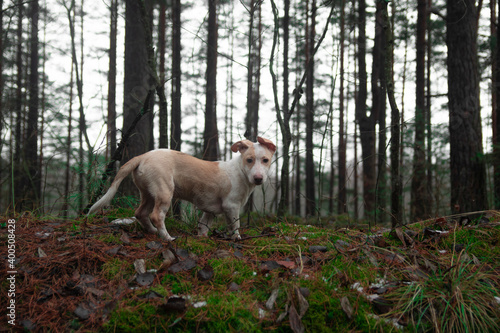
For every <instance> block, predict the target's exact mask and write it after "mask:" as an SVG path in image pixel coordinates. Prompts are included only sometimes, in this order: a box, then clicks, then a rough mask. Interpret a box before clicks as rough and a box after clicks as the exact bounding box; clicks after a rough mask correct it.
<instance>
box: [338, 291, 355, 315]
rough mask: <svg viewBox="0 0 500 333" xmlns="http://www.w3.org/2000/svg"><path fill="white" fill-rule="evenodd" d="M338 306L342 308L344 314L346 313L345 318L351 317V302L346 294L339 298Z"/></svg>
mask: <svg viewBox="0 0 500 333" xmlns="http://www.w3.org/2000/svg"><path fill="white" fill-rule="evenodd" d="M340 306H341V307H342V310H344V312H345V314H346V315H347V318H349V319H352V315H353V313H354V311H353V309H352V306H351V303H350V302H349V299H348V298H347V296H344V297H342V299H341V300H340Z"/></svg>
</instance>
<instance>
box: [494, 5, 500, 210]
mask: <svg viewBox="0 0 500 333" xmlns="http://www.w3.org/2000/svg"><path fill="white" fill-rule="evenodd" d="M498 11H499V14H498V15H497V16H498V17H500V6H498ZM495 35H496V48H495V57H494V61H493V62H494V63H495V66H496V67H495V68H496V71H495V72H494V74H493V77H494V80H495V85H494V87H495V95H496V102H497V103H496V107H495V110H494V111H493V161H494V164H493V165H494V167H493V172H494V175H493V182H494V190H493V192H494V205H495V208H497V209H500V103H498V101H499V100H500V29H498V27H497V29H496V34H495Z"/></svg>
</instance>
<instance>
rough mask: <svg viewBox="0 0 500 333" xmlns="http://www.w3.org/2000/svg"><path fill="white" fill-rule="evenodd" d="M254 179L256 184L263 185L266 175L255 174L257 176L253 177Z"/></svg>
mask: <svg viewBox="0 0 500 333" xmlns="http://www.w3.org/2000/svg"><path fill="white" fill-rule="evenodd" d="M253 181H254V183H255V185H261V184H262V182H263V181H264V177H262V176H255V177H253Z"/></svg>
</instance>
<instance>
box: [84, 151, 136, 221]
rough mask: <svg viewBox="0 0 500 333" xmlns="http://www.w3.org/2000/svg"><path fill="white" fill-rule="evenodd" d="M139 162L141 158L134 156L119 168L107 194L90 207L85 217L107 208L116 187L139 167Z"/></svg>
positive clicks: (116, 189)
mask: <svg viewBox="0 0 500 333" xmlns="http://www.w3.org/2000/svg"><path fill="white" fill-rule="evenodd" d="M141 160H142V158H141V156H136V157H134V158H133V159H131V160H130V161H128V162H127V163H125V164H124V165H123V166H122V167H121V168H120V170H118V173H117V174H116V177H115V179H114V180H113V183H111V186H110V187H109V190H108V192H106V194H104V195H103V196H102V198H101V199H100V200H99V201H97V202H96V203H95V204H94V205H92V207H90V209H89V212H88V214H87V215H90V214H92V213H95V212H96V211H98V210H99V209H101V208H103V207H105V206H107V205H108V204H109V203H110V202H111V199H113V197H114V196H115V194H116V192H117V191H118V187H119V186H120V184H121V182H122V181H123V179H125V177H127V176H128V175H129V174H131V173H132V171H134V170H135V169H136V168H137V167H138V166H139V163H141Z"/></svg>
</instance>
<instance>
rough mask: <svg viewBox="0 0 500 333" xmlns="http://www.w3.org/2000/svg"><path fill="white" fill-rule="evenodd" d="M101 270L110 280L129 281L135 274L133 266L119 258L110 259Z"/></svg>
mask: <svg viewBox="0 0 500 333" xmlns="http://www.w3.org/2000/svg"><path fill="white" fill-rule="evenodd" d="M101 270H102V274H103V275H104V276H105V277H106V279H108V280H120V279H127V278H128V277H129V276H131V275H132V274H134V270H133V265H130V264H129V263H128V262H127V261H125V260H121V259H119V258H110V259H109V260H108V261H106V262H105V263H104V264H102V267H101Z"/></svg>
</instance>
